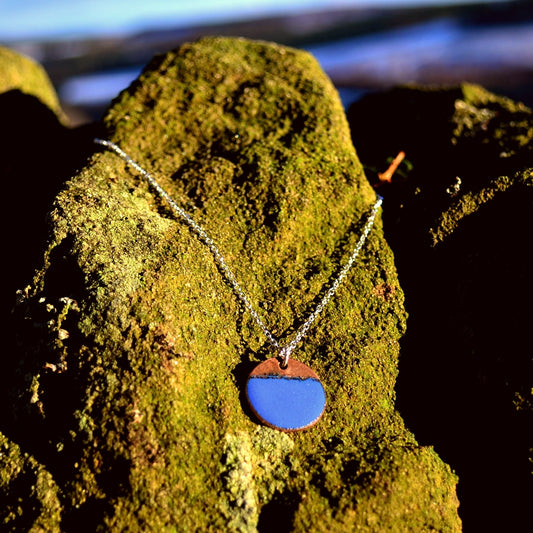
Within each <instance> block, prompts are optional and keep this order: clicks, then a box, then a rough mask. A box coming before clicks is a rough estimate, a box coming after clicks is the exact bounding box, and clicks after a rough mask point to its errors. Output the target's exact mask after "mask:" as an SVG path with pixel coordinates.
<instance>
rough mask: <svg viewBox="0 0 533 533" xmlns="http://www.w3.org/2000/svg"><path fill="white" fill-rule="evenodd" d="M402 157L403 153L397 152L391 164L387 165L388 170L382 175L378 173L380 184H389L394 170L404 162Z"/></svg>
mask: <svg viewBox="0 0 533 533" xmlns="http://www.w3.org/2000/svg"><path fill="white" fill-rule="evenodd" d="M404 157H405V152H403V151H402V152H399V153H398V155H397V156H396V157H395V158H394V160H393V161H392V163H391V164H390V165H389V168H388V169H387V170H385V172H383V173H378V178H379V181H380V182H381V183H390V182H391V181H392V175H393V174H394V173H395V172H396V169H397V168H398V166H399V165H400V163H401V162H402V161H403V160H404Z"/></svg>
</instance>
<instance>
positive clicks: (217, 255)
mask: <svg viewBox="0 0 533 533" xmlns="http://www.w3.org/2000/svg"><path fill="white" fill-rule="evenodd" d="M94 142H95V143H96V144H100V145H101V146H104V147H106V148H108V149H109V150H111V151H113V152H114V153H115V154H117V155H118V156H119V157H120V158H122V159H123V160H124V161H125V162H126V163H128V164H129V165H131V166H132V167H133V168H134V169H135V170H137V172H139V174H141V175H142V176H143V177H144V178H145V179H146V181H147V182H148V183H149V185H150V186H151V187H152V188H153V189H154V190H155V191H156V192H157V194H159V196H160V197H161V198H163V199H164V200H165V201H166V202H167V204H168V205H169V207H170V208H171V210H172V211H173V212H174V213H175V214H176V215H177V216H178V217H179V218H181V219H182V220H183V221H184V222H185V223H186V224H187V225H188V226H189V227H190V228H191V229H192V230H193V231H194V232H195V233H196V235H197V236H198V237H199V239H200V240H201V241H202V242H203V243H204V244H205V245H206V246H207V247H208V248H209V250H210V251H211V253H212V254H213V257H214V259H215V261H216V262H217V263H218V265H219V266H220V268H221V269H222V271H223V272H224V275H225V276H226V278H227V280H228V281H229V282H230V284H231V286H232V287H233V289H234V290H235V292H236V293H237V296H238V297H239V299H240V300H241V302H242V303H243V305H244V306H245V308H246V309H247V310H248V312H249V313H250V315H251V316H252V318H253V319H254V320H255V322H256V323H257V325H258V326H259V328H260V329H261V331H262V332H263V334H264V335H265V337H266V338H267V340H268V342H269V343H270V344H271V346H273V347H274V348H275V349H276V350H278V352H279V357H280V359H281V366H282V368H285V367H286V366H287V364H288V362H289V358H290V356H291V354H292V352H293V351H294V349H295V348H296V346H297V345H298V344H299V343H300V342H301V341H302V339H303V338H304V337H305V336H306V335H307V333H308V331H309V329H310V328H311V326H312V324H313V322H314V321H315V320H316V319H317V318H318V316H319V315H320V314H321V313H322V311H323V310H324V308H325V307H326V305H327V304H328V303H329V301H330V300H331V299H332V298H333V296H334V294H335V293H336V292H337V289H338V288H339V287H340V285H341V284H342V283H343V281H344V280H345V278H346V276H347V274H348V272H349V270H350V269H351V268H352V266H353V264H354V263H355V260H356V259H357V256H358V255H359V253H360V252H361V249H362V248H363V245H364V244H365V241H366V239H367V237H368V234H369V233H370V231H371V229H372V226H373V225H374V220H375V218H376V215H377V212H378V209H379V207H380V206H381V204H382V202H383V198H382V197H381V196H378V197H377V200H376V203H375V204H374V206H373V207H372V211H371V212H370V215H369V216H368V219H367V221H366V224H365V227H364V228H363V231H362V233H361V236H360V237H359V240H358V241H357V244H356V245H355V248H354V249H353V251H352V254H351V255H350V258H349V259H348V261H347V262H346V264H345V265H344V267H343V268H342V270H341V271H340V273H339V275H338V276H337V278H336V279H335V281H334V282H333V283H332V284H331V287H330V288H329V289H328V291H327V292H326V294H325V295H324V297H323V298H322V300H321V301H320V302H319V303H318V305H317V306H316V308H315V310H314V311H313V312H312V313H311V314H310V315H309V317H308V318H307V320H306V321H305V322H304V323H303V324H302V325H301V326H300V328H299V329H298V331H297V332H296V335H295V336H294V339H293V340H292V341H290V342H289V343H288V344H286V345H285V346H282V345H281V344H280V343H279V341H278V340H277V339H276V337H274V335H273V334H272V333H271V332H270V330H269V329H268V328H267V326H266V324H265V323H264V321H263V320H262V318H261V317H260V316H259V314H258V313H257V311H256V310H255V309H254V307H253V305H252V304H251V302H250V300H249V298H248V296H246V293H245V292H244V290H243V289H242V287H241V286H240V284H239V282H238V281H237V279H236V278H235V275H234V274H233V272H232V271H231V269H230V267H229V266H228V264H227V263H226V260H225V259H224V256H223V255H222V254H221V252H220V250H219V249H218V247H217V245H216V244H215V243H214V241H213V239H211V237H209V235H208V234H207V232H206V231H205V230H204V228H203V227H202V226H201V225H200V224H198V223H197V222H196V221H195V220H194V219H193V218H192V217H191V216H190V215H189V214H188V213H187V212H186V211H185V210H184V209H182V208H181V207H180V206H179V205H178V204H177V203H176V202H175V201H174V200H173V199H172V198H171V196H170V195H169V194H168V193H167V192H166V191H165V190H164V189H163V187H161V185H159V183H158V182H157V181H156V180H155V178H154V177H153V176H152V175H151V174H150V173H149V172H148V171H147V170H145V169H144V168H142V167H141V166H140V165H139V164H138V163H136V162H135V161H134V160H133V159H132V158H131V157H130V156H129V155H128V154H126V152H124V151H123V150H122V149H120V148H119V147H118V146H117V145H116V144H115V143H112V142H111V141H108V140H104V139H94Z"/></svg>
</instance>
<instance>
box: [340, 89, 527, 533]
mask: <svg viewBox="0 0 533 533" xmlns="http://www.w3.org/2000/svg"><path fill="white" fill-rule="evenodd" d="M349 119H350V122H351V128H352V136H353V140H354V145H355V147H356V150H357V152H358V154H359V156H360V158H361V160H362V162H363V164H364V165H365V167H366V168H367V169H369V170H367V174H368V175H369V178H370V179H371V180H372V181H373V182H374V185H375V186H379V187H380V191H382V194H383V195H384V196H385V203H384V227H385V232H386V236H387V239H388V242H389V243H390V245H391V247H392V249H393V251H394V254H395V258H396V261H397V266H398V272H399V275H400V279H401V281H402V286H403V288H404V290H405V294H406V307H407V311H408V312H409V321H408V328H407V335H406V336H405V338H404V339H403V340H402V341H401V345H402V354H401V357H400V373H399V380H398V384H397V392H398V405H399V408H400V410H401V412H402V414H403V416H404V418H405V420H406V422H407V424H408V425H409V426H410V427H411V428H412V429H413V430H414V432H415V434H416V435H417V438H418V439H420V440H421V441H422V442H423V443H432V444H434V445H435V447H436V449H437V451H438V452H439V453H440V454H441V455H442V457H443V458H444V459H445V460H446V461H447V462H448V463H449V464H450V465H451V466H452V468H454V469H455V470H456V472H457V473H458V475H459V480H460V481H459V485H458V495H459V499H460V502H461V506H460V514H461V517H462V519H463V525H464V530H465V531H480V530H483V531H495V530H496V531H503V530H506V531H509V530H519V529H520V528H521V527H522V526H523V524H525V523H527V521H528V520H529V515H530V509H529V507H530V505H529V502H531V498H533V486H532V480H531V476H530V474H529V470H530V467H529V466H528V455H529V454H530V452H529V451H528V448H529V447H530V445H531V439H530V429H531V427H532V424H533V416H532V414H533V409H532V405H531V393H530V387H531V382H532V377H533V369H532V367H531V349H530V338H529V337H530V335H529V331H530V324H529V323H530V316H529V314H528V313H526V312H524V310H525V309H526V308H527V307H528V305H529V304H528V302H530V301H531V300H532V299H533V287H532V285H531V282H530V273H531V271H532V270H533V258H532V256H531V253H530V245H529V242H530V239H531V228H532V225H531V213H532V212H533V187H532V175H531V171H530V170H528V165H529V166H530V165H531V160H532V159H531V155H532V146H533V143H532V141H533V118H532V114H531V111H530V110H529V109H528V108H526V107H525V106H523V105H521V104H517V103H514V102H511V101H510V100H508V99H505V98H500V97H497V96H495V95H492V94H490V93H487V92H486V91H484V90H483V89H481V88H480V87H476V86H471V85H463V86H461V87H457V88H451V89H447V90H446V89H422V88H415V87H412V88H409V87H407V88H399V89H396V90H393V91H391V92H388V93H384V94H376V95H372V96H371V97H368V98H366V99H363V100H362V101H361V102H359V103H357V104H355V105H354V106H353V107H352V108H351V109H350V111H349ZM400 150H403V151H405V153H406V157H407V159H408V161H409V166H408V167H407V166H404V167H403V168H401V169H400V170H401V173H403V176H401V175H400V176H397V177H396V178H395V179H393V182H392V183H390V184H381V185H380V184H379V180H378V176H377V172H376V171H373V170H371V169H378V170H385V168H386V167H387V159H390V158H392V157H394V156H395V155H396V154H397V153H398V152H399V151H400ZM488 510H490V511H488Z"/></svg>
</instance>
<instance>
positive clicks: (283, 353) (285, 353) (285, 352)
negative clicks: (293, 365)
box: [279, 346, 292, 369]
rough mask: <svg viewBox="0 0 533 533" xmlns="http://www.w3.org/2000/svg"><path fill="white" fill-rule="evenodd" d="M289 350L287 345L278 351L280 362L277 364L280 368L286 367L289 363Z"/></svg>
mask: <svg viewBox="0 0 533 533" xmlns="http://www.w3.org/2000/svg"><path fill="white" fill-rule="evenodd" d="M291 352H292V350H291V349H290V347H289V346H284V347H283V348H281V350H280V351H279V357H280V358H281V363H280V365H279V366H280V367H281V368H283V369H285V368H287V365H288V364H289V357H290V355H291Z"/></svg>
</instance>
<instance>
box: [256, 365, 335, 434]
mask: <svg viewBox="0 0 533 533" xmlns="http://www.w3.org/2000/svg"><path fill="white" fill-rule="evenodd" d="M246 396H247V398H248V402H249V404H250V407H251V408H252V410H253V412H254V413H255V414H256V416H257V417H258V418H259V420H260V421H261V422H263V423H264V424H266V425H268V426H271V427H273V428H276V429H280V430H282V431H299V430H302V429H306V428H308V427H310V426H312V425H313V424H315V423H316V422H318V420H319V418H320V417H321V415H322V413H323V412H324V408H325V406H326V394H325V392H324V387H323V386H322V383H321V382H320V380H319V379H318V376H317V375H316V374H315V373H314V372H313V371H312V370H311V369H310V368H309V367H308V366H307V365H304V364H303V363H300V362H299V361H294V360H293V359H289V363H288V366H287V368H285V369H282V368H281V367H280V364H279V361H278V360H277V359H275V358H273V359H268V360H267V361H264V362H263V363H261V364H259V365H258V366H257V367H256V368H255V369H254V370H253V372H252V373H251V374H250V377H249V378H248V383H247V384H246Z"/></svg>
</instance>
